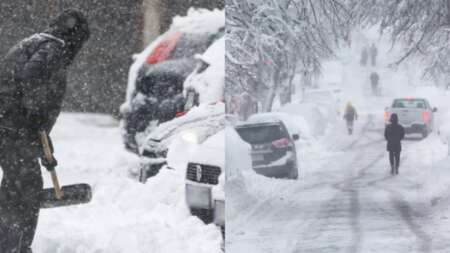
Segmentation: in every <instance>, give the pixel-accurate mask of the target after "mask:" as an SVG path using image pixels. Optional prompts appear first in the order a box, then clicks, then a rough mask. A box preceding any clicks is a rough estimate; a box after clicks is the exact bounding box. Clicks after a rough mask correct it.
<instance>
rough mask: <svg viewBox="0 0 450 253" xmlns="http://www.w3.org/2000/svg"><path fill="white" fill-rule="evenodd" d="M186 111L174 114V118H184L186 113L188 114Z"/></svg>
mask: <svg viewBox="0 0 450 253" xmlns="http://www.w3.org/2000/svg"><path fill="white" fill-rule="evenodd" d="M188 111H189V110H188ZM188 111H182V112H177V113H176V114H175V117H176V118H178V117H181V116H184V115H185V114H186V113H188Z"/></svg>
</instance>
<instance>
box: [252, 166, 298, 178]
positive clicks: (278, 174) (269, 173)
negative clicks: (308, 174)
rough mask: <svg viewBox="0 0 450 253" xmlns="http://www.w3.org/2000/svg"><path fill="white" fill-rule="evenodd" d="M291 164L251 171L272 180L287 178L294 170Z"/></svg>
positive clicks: (255, 168) (259, 167)
mask: <svg viewBox="0 0 450 253" xmlns="http://www.w3.org/2000/svg"><path fill="white" fill-rule="evenodd" d="M295 169H296V168H295V166H293V165H292V163H286V164H283V165H278V166H258V167H253V170H254V171H255V172H256V173H257V174H260V175H263V176H266V177H274V178H289V177H290V176H291V175H292V173H293V172H292V170H295Z"/></svg>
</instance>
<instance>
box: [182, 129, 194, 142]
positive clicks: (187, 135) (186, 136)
mask: <svg viewBox="0 0 450 253" xmlns="http://www.w3.org/2000/svg"><path fill="white" fill-rule="evenodd" d="M181 138H182V139H183V140H184V141H185V142H187V143H192V144H197V143H198V136H197V134H196V133H195V132H193V131H187V132H184V133H183V134H182V135H181Z"/></svg>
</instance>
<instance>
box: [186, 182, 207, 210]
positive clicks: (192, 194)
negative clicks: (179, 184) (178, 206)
mask: <svg viewBox="0 0 450 253" xmlns="http://www.w3.org/2000/svg"><path fill="white" fill-rule="evenodd" d="M211 196H212V193H211V188H209V187H202V186H196V185H190V184H187V185H186V203H187V204H188V206H189V207H191V208H192V207H193V208H203V209H211V206H212V203H211Z"/></svg>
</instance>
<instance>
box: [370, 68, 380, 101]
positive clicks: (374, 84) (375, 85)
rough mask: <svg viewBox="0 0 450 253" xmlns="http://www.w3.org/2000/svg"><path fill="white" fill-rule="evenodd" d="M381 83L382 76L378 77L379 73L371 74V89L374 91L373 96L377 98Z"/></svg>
mask: <svg viewBox="0 0 450 253" xmlns="http://www.w3.org/2000/svg"><path fill="white" fill-rule="evenodd" d="M379 81H380V76H379V75H378V73H377V72H372V73H371V74H370V87H371V89H372V94H373V95H375V96H378V95H379V87H378V83H379Z"/></svg>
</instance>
